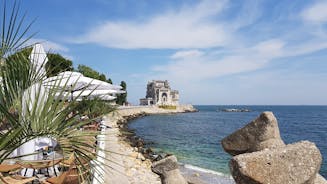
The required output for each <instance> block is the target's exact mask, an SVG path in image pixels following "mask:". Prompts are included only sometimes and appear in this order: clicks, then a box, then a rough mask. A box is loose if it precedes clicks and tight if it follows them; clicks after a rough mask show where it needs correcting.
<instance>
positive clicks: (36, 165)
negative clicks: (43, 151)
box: [17, 159, 62, 176]
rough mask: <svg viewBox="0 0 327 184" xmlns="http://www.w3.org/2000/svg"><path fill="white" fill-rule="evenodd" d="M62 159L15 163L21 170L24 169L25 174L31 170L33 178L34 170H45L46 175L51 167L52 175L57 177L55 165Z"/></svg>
mask: <svg viewBox="0 0 327 184" xmlns="http://www.w3.org/2000/svg"><path fill="white" fill-rule="evenodd" d="M61 160H62V159H55V160H35V161H34V160H33V161H25V160H24V161H22V160H20V161H17V164H19V165H20V166H21V167H22V168H25V174H24V176H25V175H26V172H27V169H33V176H35V175H36V174H35V170H39V169H47V173H48V175H50V174H49V168H50V167H53V170H54V173H55V175H56V176H57V173H56V169H55V167H54V166H55V165H57V164H59V163H60V162H61Z"/></svg>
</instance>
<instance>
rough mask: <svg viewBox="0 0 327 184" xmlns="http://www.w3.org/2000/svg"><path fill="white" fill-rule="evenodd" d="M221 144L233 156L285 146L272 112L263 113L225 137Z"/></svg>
mask: <svg viewBox="0 0 327 184" xmlns="http://www.w3.org/2000/svg"><path fill="white" fill-rule="evenodd" d="M221 143H222V146H223V148H224V150H225V151H226V152H227V153H229V154H231V155H233V156H234V155H238V154H242V153H251V152H254V151H260V150H263V149H266V148H269V149H271V148H277V147H281V146H284V145H285V144H284V142H283V140H282V139H281V137H280V134H279V128H278V123H277V119H276V118H275V116H274V114H273V113H272V112H263V113H262V114H261V115H260V116H259V117H258V118H257V119H255V120H253V121H252V122H250V123H249V124H247V125H246V126H245V127H243V128H241V129H239V130H237V131H236V132H234V133H232V134H230V135H229V136H227V137H225V138H224V139H223V140H222V141H221Z"/></svg>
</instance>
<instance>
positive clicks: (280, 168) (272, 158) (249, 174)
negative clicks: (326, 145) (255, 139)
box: [230, 141, 323, 184]
mask: <svg viewBox="0 0 327 184" xmlns="http://www.w3.org/2000/svg"><path fill="white" fill-rule="evenodd" d="M321 162H322V157H321V154H320V151H319V149H318V148H317V147H316V145H315V144H314V143H311V142H309V141H302V142H298V143H295V144H289V145H286V146H285V147H280V148H276V149H270V150H263V151H258V152H253V153H245V154H241V155H237V156H234V157H233V158H232V159H231V161H230V170H231V173H232V175H233V178H234V179H235V181H236V183H237V184H268V183H269V184H282V183H287V184H313V183H316V182H317V184H318V182H321V181H323V180H322V178H320V177H319V176H318V177H316V175H317V173H318V171H319V169H320V165H321Z"/></svg>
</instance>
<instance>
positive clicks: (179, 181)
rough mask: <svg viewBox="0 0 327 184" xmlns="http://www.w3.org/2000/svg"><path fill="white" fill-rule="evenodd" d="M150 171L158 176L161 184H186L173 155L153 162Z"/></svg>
mask: <svg viewBox="0 0 327 184" xmlns="http://www.w3.org/2000/svg"><path fill="white" fill-rule="evenodd" d="M152 171H153V172H154V173H157V174H159V175H160V177H161V180H162V183H163V184H187V182H186V180H185V179H184V177H183V176H182V174H181V173H180V170H179V166H178V163H177V158H176V157H175V156H174V155H172V156H169V157H166V158H164V159H162V160H160V161H157V162H154V163H153V164H152Z"/></svg>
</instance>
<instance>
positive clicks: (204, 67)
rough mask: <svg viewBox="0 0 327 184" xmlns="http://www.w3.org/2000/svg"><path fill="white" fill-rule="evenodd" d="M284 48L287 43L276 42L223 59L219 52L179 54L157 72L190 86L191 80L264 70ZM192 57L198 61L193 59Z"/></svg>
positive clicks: (243, 50)
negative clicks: (189, 80)
mask: <svg viewBox="0 0 327 184" xmlns="http://www.w3.org/2000/svg"><path fill="white" fill-rule="evenodd" d="M283 47H284V42H283V41H281V40H277V39H272V40H267V41H264V42H260V43H258V44H256V45H254V46H253V47H249V48H243V49H237V50H235V51H233V52H232V53H229V54H228V55H225V56H223V57H220V58H219V56H217V55H216V54H213V53H215V51H211V52H208V53H206V54H205V53H203V52H199V51H197V50H190V51H178V52H176V53H175V54H173V55H172V56H171V58H172V59H173V60H172V61H171V62H170V63H169V64H167V65H158V66H155V67H153V70H154V71H156V72H161V73H160V74H159V75H158V76H157V77H159V78H170V79H173V80H178V81H179V82H183V83H184V82H186V83H187V80H188V79H192V80H204V79H210V78H215V77H220V76H224V75H231V74H236V73H242V72H249V71H253V70H256V69H259V68H262V67H263V66H264V65H265V64H266V63H267V62H269V61H270V60H271V59H272V58H275V57H278V56H281V55H282V49H283ZM219 54H220V53H219ZM192 55H193V56H194V55H196V57H190V56H192Z"/></svg>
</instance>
